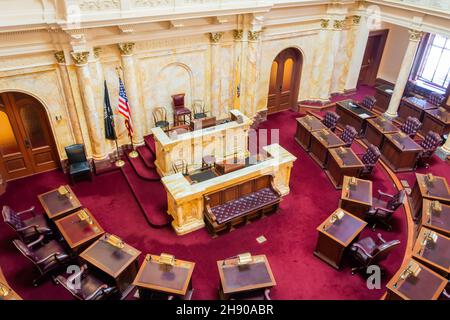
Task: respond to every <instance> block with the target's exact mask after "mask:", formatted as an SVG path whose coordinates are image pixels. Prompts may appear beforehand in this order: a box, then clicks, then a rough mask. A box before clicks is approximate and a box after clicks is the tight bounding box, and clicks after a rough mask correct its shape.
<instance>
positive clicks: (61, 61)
mask: <svg viewBox="0 0 450 320" xmlns="http://www.w3.org/2000/svg"><path fill="white" fill-rule="evenodd" d="M55 58H56V61H58V68H59V74H60V75H61V82H62V86H63V90H64V96H65V98H66V103H67V110H68V112H69V119H70V125H71V127H72V131H73V135H74V138H75V142H76V143H84V139H83V133H82V131H81V127H80V121H79V117H78V114H77V109H76V107H75V102H74V99H73V95H72V89H71V87H70V80H69V73H68V72H67V67H66V57H65V56H64V51H58V52H55Z"/></svg>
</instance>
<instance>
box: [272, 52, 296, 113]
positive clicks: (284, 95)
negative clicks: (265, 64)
mask: <svg viewBox="0 0 450 320" xmlns="http://www.w3.org/2000/svg"><path fill="white" fill-rule="evenodd" d="M302 60H303V59H302V54H301V52H300V51H299V50H298V49H295V48H287V49H285V50H283V51H281V52H280V53H279V54H278V55H277V56H276V58H275V59H274V60H273V62H272V68H271V71H270V82H269V97H268V101H267V110H268V113H269V114H270V113H274V112H278V111H283V110H286V109H290V108H293V107H295V105H296V104H297V97H298V90H299V86H300V72H301V70H302V63H303V61H302Z"/></svg>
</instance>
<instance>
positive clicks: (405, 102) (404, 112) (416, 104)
mask: <svg viewBox="0 0 450 320" xmlns="http://www.w3.org/2000/svg"><path fill="white" fill-rule="evenodd" d="M436 108H437V107H436V106H435V105H434V104H431V103H429V102H428V101H427V100H425V99H420V98H417V97H414V96H413V97H408V98H403V99H402V100H401V102H400V107H399V108H398V116H399V118H400V119H402V120H403V121H405V120H406V119H407V118H408V117H409V116H411V117H415V118H417V119H419V120H420V121H421V122H422V121H423V117H424V115H425V111H427V110H432V109H436Z"/></svg>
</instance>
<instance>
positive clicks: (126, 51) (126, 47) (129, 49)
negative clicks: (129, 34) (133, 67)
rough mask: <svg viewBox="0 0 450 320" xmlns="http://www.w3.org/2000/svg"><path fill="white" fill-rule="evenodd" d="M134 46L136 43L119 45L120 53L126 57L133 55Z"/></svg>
mask: <svg viewBox="0 0 450 320" xmlns="http://www.w3.org/2000/svg"><path fill="white" fill-rule="evenodd" d="M134 45H135V43H134V42H124V43H119V50H120V53H121V54H122V55H126V56H129V55H131V54H133V49H134Z"/></svg>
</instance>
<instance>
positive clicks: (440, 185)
mask: <svg viewBox="0 0 450 320" xmlns="http://www.w3.org/2000/svg"><path fill="white" fill-rule="evenodd" d="M432 179H433V181H430V180H429V176H428V175H425V174H421V173H416V182H415V183H414V186H413V188H412V191H411V197H410V201H411V209H412V214H413V218H414V219H419V218H420V214H421V213H422V205H423V201H422V200H423V199H429V200H432V201H433V200H437V201H440V202H441V203H444V204H450V189H449V187H448V183H447V180H446V179H445V178H444V177H438V176H432Z"/></svg>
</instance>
